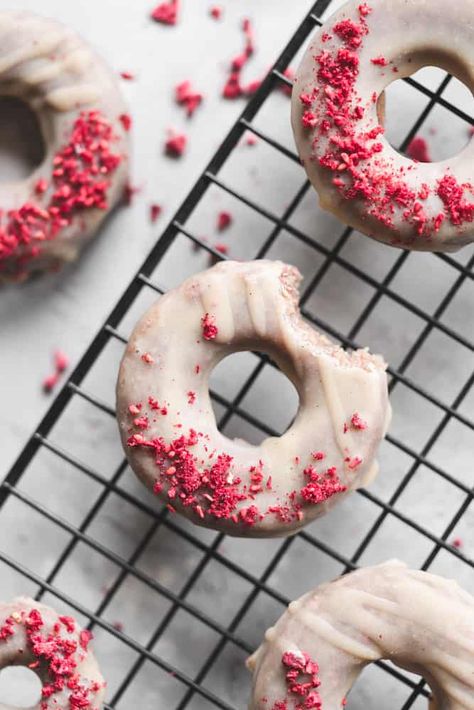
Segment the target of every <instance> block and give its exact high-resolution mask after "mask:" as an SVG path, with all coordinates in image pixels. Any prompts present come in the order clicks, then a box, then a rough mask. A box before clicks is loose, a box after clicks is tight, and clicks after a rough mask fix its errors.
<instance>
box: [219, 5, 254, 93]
mask: <svg viewBox="0 0 474 710" xmlns="http://www.w3.org/2000/svg"><path fill="white" fill-rule="evenodd" d="M242 31H243V33H244V38H245V46H244V50H243V52H242V54H239V55H237V56H236V57H234V58H233V59H232V61H231V65H230V71H229V76H228V77H227V80H226V83H225V84H224V88H223V89H222V96H223V97H224V98H225V99H236V98H239V97H240V96H246V95H247V96H248V95H249V94H251V93H253V92H254V91H256V89H257V88H258V86H257V83H258V84H260V83H261V82H251V83H250V84H248V85H247V86H246V87H244V86H242V83H241V74H242V70H243V68H244V66H245V65H246V64H247V62H248V61H249V59H250V57H251V56H252V55H253V53H254V51H255V45H254V38H253V29H252V25H251V22H250V20H248V19H245V20H244V21H243V23H242Z"/></svg>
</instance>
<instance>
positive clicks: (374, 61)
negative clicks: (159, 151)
mask: <svg viewBox="0 0 474 710" xmlns="http://www.w3.org/2000/svg"><path fill="white" fill-rule="evenodd" d="M370 61H371V62H372V64H376V65H377V66H379V67H386V66H388V64H389V63H390V62H389V61H388V59H385V57H374V59H371V60H370Z"/></svg>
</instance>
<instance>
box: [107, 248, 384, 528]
mask: <svg viewBox="0 0 474 710" xmlns="http://www.w3.org/2000/svg"><path fill="white" fill-rule="evenodd" d="M300 280H301V277H300V274H299V273H298V271H297V270H296V269H295V268H294V267H291V266H287V265H285V264H283V263H281V262H271V261H255V262H248V263H237V262H225V263H220V264H218V265H216V266H215V267H213V268H211V269H209V270H208V271H204V272H203V273H201V274H198V275H197V276H193V277H191V278H190V279H188V280H187V281H185V282H184V283H183V284H182V285H181V286H179V287H178V288H175V289H174V290H172V291H170V292H169V293H167V294H166V295H165V296H163V297H162V298H161V299H160V300H159V301H158V302H157V303H156V304H155V305H154V306H153V307H152V308H151V309H150V310H149V311H148V312H147V313H146V314H145V315H144V316H143V318H142V319H141V320H140V322H139V323H138V325H137V326H136V328H135V330H134V331H133V334H132V336H131V338H130V340H129V343H128V347H127V349H126V352H125V355H124V357H123V360H122V364H121V368H120V373H119V377H118V383H117V417H118V422H119V427H120V432H121V437H122V443H123V446H124V449H125V452H126V454H127V457H128V459H129V462H130V465H131V466H132V468H133V470H134V471H135V473H136V474H137V475H138V476H139V478H140V479H141V480H142V481H143V482H144V483H145V485H146V486H147V487H148V488H150V489H152V490H153V488H154V486H155V484H156V483H157V482H159V484H160V485H159V489H160V490H155V492H158V493H159V494H160V496H161V497H162V498H163V499H164V500H165V501H167V502H169V503H170V504H171V505H172V506H173V508H174V509H175V510H177V511H178V512H180V513H182V514H183V515H186V516H187V517H189V518H190V519H191V520H193V522H195V523H198V524H200V525H204V526H208V527H211V528H215V529H219V530H224V531H225V532H228V533H230V534H233V535H250V536H278V535H288V534H290V533H293V532H295V531H296V530H298V529H299V528H301V527H302V526H303V525H305V524H306V523H308V522H309V521H311V520H313V519H314V518H316V517H318V516H320V515H323V514H324V513H326V512H327V511H328V510H329V509H330V508H332V507H333V506H334V505H335V504H336V503H337V501H338V500H340V499H341V498H342V497H343V496H345V495H348V493H350V492H351V491H353V490H355V489H356V488H359V487H360V486H362V485H364V484H365V483H367V482H369V481H370V480H371V479H372V478H373V477H374V476H375V475H376V473H377V462H376V458H375V457H376V450H377V447H378V445H379V443H380V440H381V439H382V437H383V436H384V435H385V432H386V429H387V426H388V423H389V420H390V411H391V410H390V404H389V402H388V393H387V377H386V373H385V368H386V365H385V363H384V362H383V360H382V359H381V358H380V357H378V356H374V355H370V354H369V353H368V352H367V351H366V350H358V351H356V352H354V353H351V354H349V353H347V352H345V351H344V350H342V349H341V348H340V347H338V346H336V345H334V344H333V343H332V342H330V341H329V340H328V339H327V338H326V337H325V336H324V335H321V334H320V333H318V332H317V331H316V330H315V329H313V328H312V327H310V326H309V325H308V324H307V323H306V322H304V321H303V319H302V318H301V315H300V313H299V310H298V285H299V282H300ZM206 314H207V317H208V318H209V319H210V321H211V322H212V323H213V324H215V326H216V328H217V334H216V335H215V338H214V339H212V340H206V338H205V337H203V327H202V319H203V318H205V317H206ZM239 350H256V351H260V352H264V353H267V354H268V355H269V356H270V357H271V358H272V359H273V360H274V361H275V362H276V363H277V364H278V366H279V367H280V369H281V370H282V371H283V372H284V373H285V374H286V375H287V377H288V378H289V379H290V380H291V381H292V382H293V384H294V385H295V388H296V390H297V392H298V394H299V397H300V405H299V409H298V413H297V415H296V418H295V420H294V422H293V424H292V425H291V426H290V428H289V429H288V431H287V432H286V433H285V434H283V436H281V437H279V438H276V437H270V438H268V439H266V440H265V441H263V442H262V443H261V444H260V445H259V446H254V445H250V444H248V443H247V442H245V441H241V440H229V439H227V438H226V437H224V436H223V435H222V434H221V433H220V432H219V431H218V430H217V426H216V420H215V416H214V413H213V409H212V405H211V401H210V396H209V389H208V382H209V375H210V373H211V371H212V369H213V368H214V367H215V366H216V365H217V364H218V363H219V362H220V361H221V360H222V359H223V358H225V357H226V356H228V355H230V354H232V353H234V352H236V351H239ZM144 360H145V361H144ZM147 360H148V362H147ZM150 396H151V397H153V398H154V399H155V400H157V401H158V403H159V405H160V408H159V409H158V408H156V404H155V409H152V408H150V406H149V397H150ZM163 406H165V407H166V413H165V414H164V415H163V414H162V413H161V407H163ZM130 407H131V409H130ZM143 417H145V420H143ZM357 417H359V418H360V422H361V423H360V426H358V427H357V426H353V423H352V419H354V422H355V424H358V422H359V419H358V418H357ZM192 430H194V431H195V432H197V441H194V442H193V444H192V445H191V446H189V447H187V454H186V455H187V456H188V459H187V463H188V464H189V465H190V466H191V468H192V470H193V475H194V476H195V479H194V480H195V482H197V481H198V480H200V482H201V484H200V485H198V486H196V487H195V490H194V493H195V496H194V499H193V500H191V501H190V500H188V501H187V502H186V501H184V500H183V497H184V494H183V497H182V496H180V494H181V493H183V477H182V474H186V475H188V473H187V471H184V472H183V471H182V468H180V465H178V464H177V463H176V461H177V460H178V459H179V457H177V458H174V459H172V458H170V457H168V456H167V455H164V454H163V452H164V447H166V446H168V447H169V446H170V445H171V442H173V441H174V440H176V439H177V437H180V436H185V437H188V436H189V433H190V431H192ZM137 437H138V438H137ZM157 441H158V442H159V444H156V443H155V445H154V444H153V442H157ZM178 448H179V445H178ZM171 449H173V451H172V456H174V455H175V452H174V450H175V449H176V447H175V446H171ZM158 454H159V455H158ZM318 454H319V455H318ZM219 457H228V459H227V462H226V465H225V466H223V467H221V473H222V471H223V470H224V469H225V476H226V480H227V482H228V483H229V486H230V487H231V488H233V490H234V492H237V493H239V494H242V495H243V498H242V500H238V501H236V500H234V504H233V505H229V507H228V508H227V509H226V511H225V512H224V511H223V506H222V505H219V506H218V510H217V511H214V512H211V510H210V508H212V500H213V499H220V496H219V492H217V493H216V492H215V491H212V490H207V488H206V485H205V483H206V481H205V480H204V481H203V477H207V478H209V476H211V477H212V476H213V475H217V473H216V471H211V473H209V469H210V468H212V466H213V464H215V463H216V461H218V460H220V461H221V463H222V459H219ZM170 467H171V471H170ZM181 467H182V462H181ZM176 469H177V470H176ZM308 469H309V470H308ZM173 470H174V473H175V477H173V475H172V474H173ZM313 472H314V473H315V474H319V475H320V477H321V478H320V479H319V484H321V485H319V484H317V485H316V486H315V488H314V495H312V494H311V493H308V489H307V488H305V487H306V486H307V485H308V484H309V483H310V479H311V474H312V473H313ZM176 477H178V479H179V480H176ZM180 477H181V478H180ZM237 479H240V483H238V484H235V483H234V482H235V481H236V480H237ZM255 479H257V480H255ZM224 487H225V486H224ZM338 487H340V488H338ZM217 488H220V489H221V490H220V494H224V496H225V491H222V488H223V486H218V487H217ZM303 488H304V489H305V491H304V494H303V491H302V489H303ZM336 489H337V490H336ZM342 489H344V490H342ZM209 496H211V497H209ZM249 509H250V512H249ZM271 509H273V510H271Z"/></svg>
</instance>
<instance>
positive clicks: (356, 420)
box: [351, 412, 368, 431]
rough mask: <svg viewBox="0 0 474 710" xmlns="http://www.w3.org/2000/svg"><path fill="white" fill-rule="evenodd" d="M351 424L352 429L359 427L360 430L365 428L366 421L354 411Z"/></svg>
mask: <svg viewBox="0 0 474 710" xmlns="http://www.w3.org/2000/svg"><path fill="white" fill-rule="evenodd" d="M351 425H352V427H353V428H354V429H359V430H360V431H362V430H364V429H367V426H368V424H367V422H366V421H365V420H364V419H362V417H361V416H360V414H359V413H358V412H354V414H353V415H352V417H351Z"/></svg>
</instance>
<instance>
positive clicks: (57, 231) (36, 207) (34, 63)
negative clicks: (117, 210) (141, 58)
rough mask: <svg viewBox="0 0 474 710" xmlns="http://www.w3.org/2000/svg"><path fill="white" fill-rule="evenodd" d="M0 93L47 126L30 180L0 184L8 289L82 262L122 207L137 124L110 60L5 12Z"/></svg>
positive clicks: (0, 237) (38, 22)
mask: <svg viewBox="0 0 474 710" xmlns="http://www.w3.org/2000/svg"><path fill="white" fill-rule="evenodd" d="M0 93H1V94H2V95H7V96H13V97H16V98H18V99H21V100H22V101H24V102H25V103H26V104H27V105H28V106H29V107H30V108H31V109H32V110H33V112H34V113H35V115H36V116H37V118H38V120H39V124H40V128H41V132H42V135H43V140H44V146H45V155H44V159H43V161H42V162H41V164H40V165H39V166H38V167H37V168H35V170H34V171H33V173H32V174H31V175H30V176H29V177H28V178H27V179H25V180H23V181H20V182H15V183H6V184H1V185H0V209H1V212H0V282H2V281H23V280H25V279H26V278H28V276H29V275H31V274H32V273H38V272H44V271H57V270H58V269H59V268H60V267H61V266H62V265H63V264H64V263H66V262H70V261H73V260H74V259H76V257H77V256H78V254H79V252H80V250H81V249H82V247H83V246H84V245H85V244H86V243H87V242H88V241H89V239H90V238H91V237H92V236H93V234H94V233H95V232H96V230H97V228H98V226H99V225H100V223H101V222H102V220H103V219H104V217H105V216H106V215H107V213H108V212H109V211H110V209H111V208H112V207H113V206H114V205H115V204H116V203H117V202H118V201H119V200H120V199H121V197H122V194H123V191H124V187H125V185H126V179H127V172H128V167H127V164H128V138H127V131H128V129H129V127H130V126H129V117H128V114H127V113H126V107H125V104H124V102H123V99H122V97H121V95H120V92H119V89H118V85H117V82H116V80H115V78H114V76H113V74H112V72H111V70H110V69H109V68H108V67H107V66H106V64H105V63H104V61H103V60H102V59H101V58H100V57H98V55H97V54H96V53H95V52H94V51H93V50H92V48H91V47H89V46H88V45H87V44H86V43H85V42H84V41H83V40H82V39H80V38H79V37H78V36H77V35H76V34H74V33H73V32H72V31H71V30H69V29H67V28H66V27H64V26H63V25H61V24H59V23H57V22H54V21H53V20H49V19H44V18H42V17H38V16H36V15H33V14H30V13H27V12H14V11H12V12H0Z"/></svg>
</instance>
